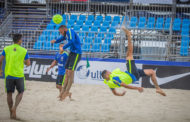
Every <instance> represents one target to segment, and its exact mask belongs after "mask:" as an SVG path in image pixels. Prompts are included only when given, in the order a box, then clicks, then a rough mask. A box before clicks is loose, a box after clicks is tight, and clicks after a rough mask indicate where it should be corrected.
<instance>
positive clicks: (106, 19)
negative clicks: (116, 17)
mask: <svg viewBox="0 0 190 122" xmlns="http://www.w3.org/2000/svg"><path fill="white" fill-rule="evenodd" d="M104 20H105V21H108V22H111V21H112V18H111V16H105V19H104Z"/></svg>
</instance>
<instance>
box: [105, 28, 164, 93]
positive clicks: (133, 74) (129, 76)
mask: <svg viewBox="0 0 190 122" xmlns="http://www.w3.org/2000/svg"><path fill="white" fill-rule="evenodd" d="M122 29H123V31H124V32H125V34H126V36H127V38H128V50H127V53H126V60H127V64H126V65H127V70H128V71H125V72H122V71H120V69H119V68H117V69H115V70H113V72H109V71H107V70H104V71H103V72H102V77H103V78H104V83H105V84H107V85H108V86H109V87H110V88H111V90H112V92H113V94H114V95H116V96H123V95H125V93H126V92H125V91H124V92H123V93H118V92H116V90H115V88H117V87H124V88H128V89H135V90H138V91H139V92H143V87H135V86H131V85H128V84H131V83H132V82H135V81H138V80H139V78H140V77H143V76H150V77H151V80H152V81H153V83H154V86H155V88H156V92H157V93H159V94H161V95H163V96H166V94H165V93H164V92H163V91H162V89H161V88H160V87H159V85H158V83H157V80H156V73H155V72H154V70H152V69H137V67H136V65H135V60H134V59H133V44H132V42H131V32H130V31H129V30H127V29H126V28H124V27H123V28H122Z"/></svg>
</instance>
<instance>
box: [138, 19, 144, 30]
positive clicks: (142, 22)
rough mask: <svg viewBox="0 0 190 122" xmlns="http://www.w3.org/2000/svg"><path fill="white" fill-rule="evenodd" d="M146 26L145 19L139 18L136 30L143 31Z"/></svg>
mask: <svg viewBox="0 0 190 122" xmlns="http://www.w3.org/2000/svg"><path fill="white" fill-rule="evenodd" d="M145 25H146V18H145V17H140V18H139V23H138V28H139V29H145Z"/></svg>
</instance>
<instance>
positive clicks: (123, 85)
mask: <svg viewBox="0 0 190 122" xmlns="http://www.w3.org/2000/svg"><path fill="white" fill-rule="evenodd" d="M120 85H121V86H122V87H125V88H127V89H134V90H138V91H139V92H143V87H136V86H131V85H127V84H125V83H123V82H121V84H120Z"/></svg>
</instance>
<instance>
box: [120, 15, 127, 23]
mask: <svg viewBox="0 0 190 122" xmlns="http://www.w3.org/2000/svg"><path fill="white" fill-rule="evenodd" d="M124 20H125V23H124V24H127V22H128V21H129V18H128V16H123V17H122V20H121V24H122V23H123V22H124Z"/></svg>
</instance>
